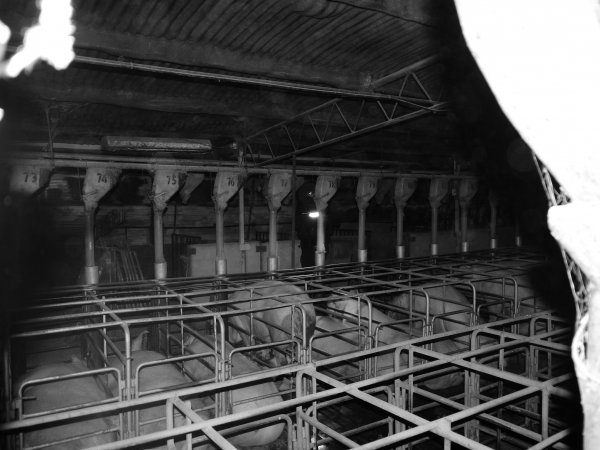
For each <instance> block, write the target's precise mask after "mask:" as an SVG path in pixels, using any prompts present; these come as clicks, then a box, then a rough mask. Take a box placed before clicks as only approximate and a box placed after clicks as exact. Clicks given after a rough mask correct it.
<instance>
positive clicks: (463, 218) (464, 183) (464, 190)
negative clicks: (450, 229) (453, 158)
mask: <svg viewBox="0 0 600 450" xmlns="http://www.w3.org/2000/svg"><path fill="white" fill-rule="evenodd" d="M477 187H478V181H477V179H476V178H467V179H462V180H460V183H459V185H458V202H459V204H460V235H461V238H462V243H461V248H460V249H461V252H462V253H466V252H468V251H469V241H468V239H467V225H468V222H467V219H468V212H469V203H471V200H472V199H473V197H474V196H475V194H476V193H477Z"/></svg>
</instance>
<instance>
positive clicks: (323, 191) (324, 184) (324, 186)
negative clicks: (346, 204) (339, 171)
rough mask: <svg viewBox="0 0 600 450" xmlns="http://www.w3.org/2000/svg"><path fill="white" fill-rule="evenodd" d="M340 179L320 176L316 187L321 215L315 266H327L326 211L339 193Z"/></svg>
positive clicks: (316, 201) (314, 195)
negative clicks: (329, 203)
mask: <svg viewBox="0 0 600 450" xmlns="http://www.w3.org/2000/svg"><path fill="white" fill-rule="evenodd" d="M339 183H340V177H336V176H332V175H319V176H318V177H317V183H316V185H315V192H314V194H313V200H314V202H315V206H316V208H317V211H318V213H319V217H317V249H316V251H315V265H316V266H323V265H325V251H326V250H325V211H326V209H327V203H328V202H329V200H331V198H332V197H333V196H334V195H335V193H336V192H337V189H338V186H339Z"/></svg>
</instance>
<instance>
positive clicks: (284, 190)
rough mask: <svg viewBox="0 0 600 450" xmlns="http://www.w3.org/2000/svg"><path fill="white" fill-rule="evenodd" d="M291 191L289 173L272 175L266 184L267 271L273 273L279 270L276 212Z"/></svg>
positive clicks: (290, 176)
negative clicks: (267, 216)
mask: <svg viewBox="0 0 600 450" xmlns="http://www.w3.org/2000/svg"><path fill="white" fill-rule="evenodd" d="M291 189H292V175H291V173H289V172H279V173H274V174H271V175H270V176H269V182H268V183H267V193H266V198H267V204H268V205H269V257H268V260H267V270H268V271H269V272H275V271H276V270H277V269H278V268H279V263H278V256H277V211H279V208H281V202H282V201H283V199H284V198H286V197H287V196H288V194H289V193H290V191H291Z"/></svg>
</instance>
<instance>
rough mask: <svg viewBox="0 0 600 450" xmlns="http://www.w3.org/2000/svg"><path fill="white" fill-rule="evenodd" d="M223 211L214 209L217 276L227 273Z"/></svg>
mask: <svg viewBox="0 0 600 450" xmlns="http://www.w3.org/2000/svg"><path fill="white" fill-rule="evenodd" d="M224 213H225V210H224V209H222V208H219V207H217V208H215V223H216V257H215V271H216V274H217V275H225V274H226V273H227V260H226V259H225V232H224V228H225V227H224V221H223V215H224Z"/></svg>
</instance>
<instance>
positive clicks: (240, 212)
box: [238, 186, 249, 273]
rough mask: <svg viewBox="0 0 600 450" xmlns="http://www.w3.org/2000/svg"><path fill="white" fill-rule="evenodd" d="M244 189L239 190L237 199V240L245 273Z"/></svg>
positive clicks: (246, 248) (246, 245) (246, 253)
mask: <svg viewBox="0 0 600 450" xmlns="http://www.w3.org/2000/svg"><path fill="white" fill-rule="evenodd" d="M244 208H245V205H244V187H243V186H242V187H241V188H240V192H239V197H238V239H239V241H240V258H241V259H242V271H243V272H244V273H246V271H247V270H248V264H247V256H248V248H249V247H248V244H246V236H245V233H244V227H245V225H244V224H245V222H246V218H245V214H244V212H245V211H244Z"/></svg>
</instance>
